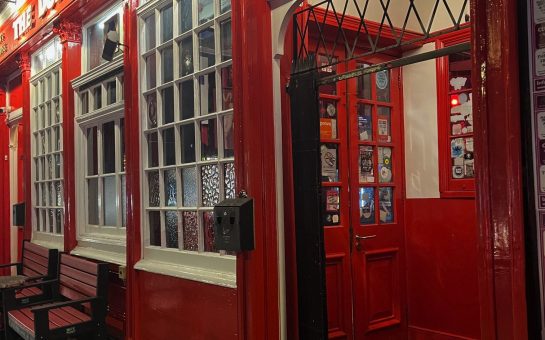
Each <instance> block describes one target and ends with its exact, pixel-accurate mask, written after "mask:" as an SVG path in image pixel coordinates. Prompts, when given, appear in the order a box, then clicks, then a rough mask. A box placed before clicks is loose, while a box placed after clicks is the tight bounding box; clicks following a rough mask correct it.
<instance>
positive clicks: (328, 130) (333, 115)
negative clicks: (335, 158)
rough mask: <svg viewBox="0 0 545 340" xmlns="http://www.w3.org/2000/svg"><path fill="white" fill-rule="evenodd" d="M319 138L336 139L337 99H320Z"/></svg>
mask: <svg viewBox="0 0 545 340" xmlns="http://www.w3.org/2000/svg"><path fill="white" fill-rule="evenodd" d="M319 105H320V138H322V139H337V101H336V100H331V99H320V101H319Z"/></svg>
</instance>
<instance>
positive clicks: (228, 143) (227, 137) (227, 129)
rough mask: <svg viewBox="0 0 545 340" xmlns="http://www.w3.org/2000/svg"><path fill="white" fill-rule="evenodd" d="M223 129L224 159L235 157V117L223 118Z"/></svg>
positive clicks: (227, 116) (226, 116)
mask: <svg viewBox="0 0 545 340" xmlns="http://www.w3.org/2000/svg"><path fill="white" fill-rule="evenodd" d="M222 127H223V157H224V158H229V157H234V156H235V136H234V133H233V115H225V116H223V117H222Z"/></svg>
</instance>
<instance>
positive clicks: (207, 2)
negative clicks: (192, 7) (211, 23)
mask: <svg viewBox="0 0 545 340" xmlns="http://www.w3.org/2000/svg"><path fill="white" fill-rule="evenodd" d="M198 9H199V24H202V23H205V22H207V21H208V20H211V19H212V18H214V1H213V0H198Z"/></svg>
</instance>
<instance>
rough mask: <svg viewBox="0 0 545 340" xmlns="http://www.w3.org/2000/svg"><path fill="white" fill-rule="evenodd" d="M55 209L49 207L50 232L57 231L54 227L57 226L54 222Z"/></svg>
mask: <svg viewBox="0 0 545 340" xmlns="http://www.w3.org/2000/svg"><path fill="white" fill-rule="evenodd" d="M53 211H54V210H53V209H47V212H48V216H49V221H48V225H49V230H48V231H49V232H50V233H54V232H55V231H54V230H55V229H53V228H54V227H55V225H54V222H53V214H54V213H53Z"/></svg>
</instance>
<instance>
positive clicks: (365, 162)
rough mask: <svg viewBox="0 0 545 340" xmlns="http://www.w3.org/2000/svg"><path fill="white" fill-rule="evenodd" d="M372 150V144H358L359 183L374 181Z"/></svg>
mask: <svg viewBox="0 0 545 340" xmlns="http://www.w3.org/2000/svg"><path fill="white" fill-rule="evenodd" d="M373 154H374V150H373V147H372V146H366V145H360V159H359V165H360V166H359V174H360V183H373V182H374V181H375V170H374V168H375V166H374V164H375V162H374V155H373Z"/></svg>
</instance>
